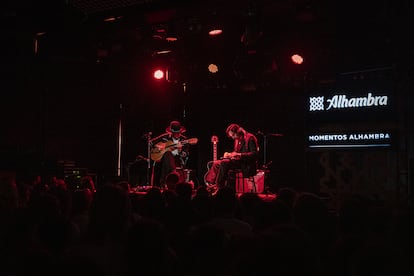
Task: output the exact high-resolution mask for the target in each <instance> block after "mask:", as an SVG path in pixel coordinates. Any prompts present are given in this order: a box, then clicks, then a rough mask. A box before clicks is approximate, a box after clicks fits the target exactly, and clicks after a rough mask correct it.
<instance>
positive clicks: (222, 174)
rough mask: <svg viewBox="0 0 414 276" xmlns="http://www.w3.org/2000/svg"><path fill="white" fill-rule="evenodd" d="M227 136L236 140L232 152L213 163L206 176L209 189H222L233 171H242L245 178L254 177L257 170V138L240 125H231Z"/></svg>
mask: <svg viewBox="0 0 414 276" xmlns="http://www.w3.org/2000/svg"><path fill="white" fill-rule="evenodd" d="M226 135H227V137H229V138H232V139H233V140H234V148H233V151H232V152H226V153H224V156H223V158H222V159H220V160H216V161H213V164H212V165H211V167H210V169H209V170H208V171H207V173H206V175H205V181H206V185H207V187H209V188H210V187H211V186H216V188H218V189H220V188H222V187H224V186H225V185H226V180H227V174H228V171H229V170H231V169H240V170H241V171H242V173H243V176H244V177H250V176H254V175H255V174H256V170H257V163H258V156H259V146H258V142H257V138H256V136H254V135H253V134H252V133H250V132H247V131H246V130H245V129H244V128H242V127H241V126H239V125H238V124H230V125H229V126H228V127H227V129H226Z"/></svg>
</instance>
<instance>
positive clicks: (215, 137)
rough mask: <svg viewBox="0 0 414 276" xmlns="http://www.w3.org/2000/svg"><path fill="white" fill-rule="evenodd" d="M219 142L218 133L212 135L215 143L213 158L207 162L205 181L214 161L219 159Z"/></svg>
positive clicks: (212, 141) (212, 140)
mask: <svg viewBox="0 0 414 276" xmlns="http://www.w3.org/2000/svg"><path fill="white" fill-rule="evenodd" d="M218 142H219V139H218V137H217V136H216V135H213V136H211V143H212V144H213V160H212V161H209V162H207V172H206V173H205V174H204V182H207V181H206V177H207V174H208V171H209V170H210V169H211V166H212V165H213V162H214V161H217V144H218Z"/></svg>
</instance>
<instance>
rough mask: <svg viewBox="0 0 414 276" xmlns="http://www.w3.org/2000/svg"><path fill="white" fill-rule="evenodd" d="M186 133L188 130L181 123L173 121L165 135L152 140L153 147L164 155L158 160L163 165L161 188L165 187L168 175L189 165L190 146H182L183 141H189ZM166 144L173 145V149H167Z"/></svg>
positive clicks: (161, 169)
mask: <svg viewBox="0 0 414 276" xmlns="http://www.w3.org/2000/svg"><path fill="white" fill-rule="evenodd" d="M184 132H186V128H185V127H184V126H182V125H181V123H180V122H179V121H171V122H170V125H169V126H168V127H167V128H166V129H165V133H163V134H161V135H159V136H157V137H155V138H153V139H152V140H151V144H152V147H153V148H155V147H157V150H160V152H161V153H162V158H161V159H160V160H158V161H159V163H160V164H161V168H160V178H159V179H160V185H161V186H163V185H164V182H165V178H166V176H167V175H168V174H170V173H172V172H175V171H176V168H178V167H180V168H184V167H185V166H186V164H187V160H188V152H189V146H188V144H184V145H182V144H181V141H183V140H186V139H187V137H186V136H184V135H183V133H184ZM166 144H167V145H169V146H171V145H173V147H169V148H168V149H165V146H166Z"/></svg>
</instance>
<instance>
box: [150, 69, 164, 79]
mask: <svg viewBox="0 0 414 276" xmlns="http://www.w3.org/2000/svg"><path fill="white" fill-rule="evenodd" d="M153 77H154V79H157V80H161V79H163V78H164V71H163V70H161V69H157V70H155V71H154V73H153Z"/></svg>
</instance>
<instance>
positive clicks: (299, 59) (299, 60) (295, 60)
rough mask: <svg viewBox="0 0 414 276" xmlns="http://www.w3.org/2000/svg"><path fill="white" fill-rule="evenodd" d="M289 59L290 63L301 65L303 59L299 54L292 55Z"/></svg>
mask: <svg viewBox="0 0 414 276" xmlns="http://www.w3.org/2000/svg"><path fill="white" fill-rule="evenodd" d="M290 59H291V60H292V62H293V63H294V64H302V63H303V57H302V56H301V55H299V54H294V55H292V56H291V57H290Z"/></svg>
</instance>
